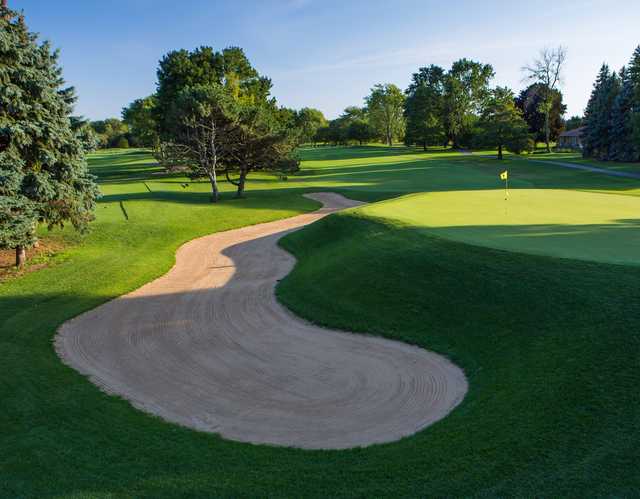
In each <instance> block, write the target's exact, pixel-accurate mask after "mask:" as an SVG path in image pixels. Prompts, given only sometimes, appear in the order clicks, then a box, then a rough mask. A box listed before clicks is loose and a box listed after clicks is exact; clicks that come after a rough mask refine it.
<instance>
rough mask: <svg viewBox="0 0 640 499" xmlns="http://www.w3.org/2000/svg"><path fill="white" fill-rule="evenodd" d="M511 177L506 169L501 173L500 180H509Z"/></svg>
mask: <svg viewBox="0 0 640 499" xmlns="http://www.w3.org/2000/svg"><path fill="white" fill-rule="evenodd" d="M508 178H509V171H508V170H505V171H503V172H502V173H501V174H500V180H507V179H508Z"/></svg>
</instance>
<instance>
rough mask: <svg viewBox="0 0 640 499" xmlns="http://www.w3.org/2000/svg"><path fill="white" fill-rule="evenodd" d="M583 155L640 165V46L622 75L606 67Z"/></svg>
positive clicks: (588, 115)
mask: <svg viewBox="0 0 640 499" xmlns="http://www.w3.org/2000/svg"><path fill="white" fill-rule="evenodd" d="M584 126H585V129H584V132H583V134H582V144H583V154H584V156H585V157H587V158H596V159H600V160H604V161H640V46H639V47H638V48H636V50H635V52H634V53H633V56H632V57H631V60H630V61H629V65H628V66H626V67H623V68H622V69H621V70H620V71H619V72H617V73H616V72H615V71H611V70H610V69H609V66H607V65H606V64H603V65H602V68H601V69H600V72H599V74H598V77H597V79H596V82H595V84H594V86H593V91H592V92H591V98H590V99H589V103H588V105H587V109H586V111H585V118H584Z"/></svg>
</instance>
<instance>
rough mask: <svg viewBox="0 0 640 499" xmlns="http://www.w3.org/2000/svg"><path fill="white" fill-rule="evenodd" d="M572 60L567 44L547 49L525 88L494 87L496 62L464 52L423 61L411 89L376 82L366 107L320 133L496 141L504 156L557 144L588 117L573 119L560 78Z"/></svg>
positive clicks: (447, 142) (331, 137) (340, 140)
mask: <svg viewBox="0 0 640 499" xmlns="http://www.w3.org/2000/svg"><path fill="white" fill-rule="evenodd" d="M564 60H565V52H564V50H563V49H562V48H558V49H556V50H544V51H542V52H541V55H540V57H539V58H538V59H536V61H534V64H533V65H532V66H531V67H527V68H525V71H526V73H527V75H526V76H527V77H528V78H529V79H531V80H532V83H531V84H530V85H529V86H528V87H527V88H525V89H524V90H522V91H521V92H520V93H519V95H518V96H515V95H514V94H513V92H512V91H511V90H510V89H507V88H503V87H497V88H491V86H490V84H491V80H492V79H493V77H494V70H493V68H492V66H491V65H489V64H483V63H480V62H476V61H472V60H469V59H461V60H459V61H457V62H455V63H454V64H453V65H452V66H451V68H450V69H449V70H445V69H444V68H441V67H440V66H436V65H431V66H427V67H423V68H420V69H419V70H418V72H416V73H414V74H413V75H412V78H411V83H410V85H409V87H408V88H407V89H406V90H405V91H404V92H403V91H402V90H401V89H400V88H398V87H397V86H395V85H393V84H385V85H376V86H375V87H373V89H372V91H371V93H370V94H369V95H368V96H367V97H366V98H365V106H364V107H355V106H351V107H348V108H346V109H345V111H344V113H343V114H342V115H341V116H340V117H338V118H337V119H335V120H332V121H330V122H329V123H327V125H325V126H321V127H319V128H318V129H317V131H316V133H315V135H314V136H313V140H312V141H313V142H315V143H331V144H335V145H337V144H354V143H360V144H362V143H365V142H369V141H374V140H380V141H383V142H385V143H387V144H389V145H391V144H392V143H394V142H398V141H402V142H404V143H405V144H406V145H408V146H413V145H418V146H421V147H423V148H424V149H425V150H426V149H427V148H428V147H430V146H443V147H447V146H452V147H454V148H459V149H461V148H474V147H491V148H496V149H498V151H499V156H500V157H501V156H502V149H508V150H510V151H512V152H514V153H521V152H523V151H526V150H532V149H533V148H534V147H535V144H536V143H537V142H545V143H546V144H547V147H548V148H550V144H551V143H552V142H555V141H556V140H557V139H558V137H559V135H560V133H562V131H563V130H564V129H565V127H566V126H567V125H569V126H571V127H577V126H580V122H581V118H579V117H574V118H572V119H571V120H570V121H569V122H568V123H567V122H565V121H564V118H563V116H564V114H565V112H566V106H565V105H564V104H563V96H562V93H561V92H560V91H559V90H558V88H557V85H558V83H559V77H560V74H561V71H562V65H563V64H564ZM549 75H556V76H557V78H553V77H549Z"/></svg>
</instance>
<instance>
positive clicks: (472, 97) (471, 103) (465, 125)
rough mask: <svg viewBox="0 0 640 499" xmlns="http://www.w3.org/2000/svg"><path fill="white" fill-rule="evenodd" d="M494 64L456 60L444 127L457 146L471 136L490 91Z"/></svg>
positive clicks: (449, 81)
mask: <svg viewBox="0 0 640 499" xmlns="http://www.w3.org/2000/svg"><path fill="white" fill-rule="evenodd" d="M493 76H494V71H493V67H492V66H491V65H489V64H481V63H479V62H475V61H471V60H469V59H460V60H459V61H456V62H455V63H454V64H453V66H452V67H451V69H450V70H449V72H448V73H447V75H446V77H445V103H444V106H445V107H444V126H445V129H446V131H447V135H448V137H449V139H450V140H451V141H452V142H453V146H454V147H460V145H461V144H460V139H461V137H463V136H464V135H469V133H468V132H469V130H470V129H471V128H472V126H473V124H474V122H475V120H476V119H475V117H476V116H477V115H478V114H479V113H480V112H481V111H482V108H483V107H484V103H485V101H486V99H487V98H488V96H489V94H490V89H489V83H490V81H491V79H492V78H493Z"/></svg>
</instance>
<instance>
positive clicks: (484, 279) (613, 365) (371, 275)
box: [279, 211, 640, 497]
mask: <svg viewBox="0 0 640 499" xmlns="http://www.w3.org/2000/svg"><path fill="white" fill-rule="evenodd" d="M283 244H284V246H285V247H286V248H287V249H288V250H289V251H291V252H293V253H294V254H295V255H296V256H297V257H298V258H299V261H300V263H299V265H298V266H297V267H296V269H295V271H294V272H293V273H292V274H291V275H290V276H289V277H288V278H287V279H285V281H283V282H282V283H281V284H280V286H279V296H280V299H281V300H283V301H284V303H286V304H287V305H288V306H289V307H290V308H291V309H293V310H294V311H295V312H296V313H298V314H300V315H302V316H303V317H306V318H308V319H310V320H312V321H315V322H318V323H320V324H323V325H326V326H332V327H339V328H343V329H346V330H352V331H359V332H368V333H372V334H378V335H384V336H387V337H391V338H395V339H399V340H402V341H407V342H409V343H413V344H417V345H420V346H423V347H425V348H429V349H432V350H435V351H437V352H440V353H443V354H445V355H447V356H449V357H450V358H452V359H453V360H454V361H455V362H456V363H457V364H458V365H460V366H462V367H463V368H464V370H465V372H466V374H467V376H468V378H469V381H470V386H471V388H470V392H469V394H468V395H467V397H466V399H465V401H464V402H463V403H462V405H461V406H460V407H459V408H458V409H456V410H455V411H454V413H453V414H452V415H451V416H449V417H448V418H446V419H445V420H443V421H442V422H440V423H438V424H436V425H435V426H433V427H431V428H429V429H427V430H426V431H424V432H423V433H421V434H419V435H417V436H416V437H414V438H411V439H407V440H404V441H402V442H400V443H398V444H396V445H394V446H388V447H387V448H386V449H382V448H378V449H375V450H373V451H371V454H370V455H371V456H379V459H380V462H384V463H385V465H384V468H383V469H384V473H381V474H376V473H372V474H371V475H370V476H369V481H368V484H367V485H368V487H370V490H371V491H372V495H374V494H377V493H380V491H381V490H384V491H385V492H386V493H387V494H390V495H392V494H397V495H413V494H416V495H425V496H442V495H447V496H466V495H472V494H477V495H488V496H502V497H504V496H514V495H515V496H527V497H532V496H538V497H540V496H549V497H554V496H555V497H562V496H565V497H566V496H570V497H587V496H603V495H611V496H618V497H626V496H629V495H633V494H634V493H638V491H640V476H638V473H637V467H636V463H637V460H638V458H640V452H639V451H638V443H639V442H638V439H639V433H638V430H639V429H640V426H639V425H640V400H639V399H638V397H637V391H636V386H637V383H638V380H639V379H640V369H639V367H638V351H639V348H640V335H639V334H638V332H637V328H636V326H635V322H636V317H637V316H638V314H639V313H640V304H639V303H638V298H639V297H640V289H639V287H638V284H637V283H638V281H639V279H640V269H637V268H631V267H622V266H611V265H604V264H597V263H587V262H576V261H570V260H559V259H552V258H548V257H540V256H530V255H522V254H517V253H509V252H502V251H498V250H493V249H489V248H478V247H473V246H468V245H465V244H461V243H455V242H451V241H447V240H444V239H440V238H437V237H433V236H430V235H428V234H426V233H425V232H424V231H420V230H417V229H415V228H414V227H410V226H406V225H403V224H399V223H392V222H389V221H384V220H379V219H378V220H376V219H375V218H370V217H368V216H366V215H364V214H363V213H361V212H358V211H356V212H351V213H345V214H341V215H337V216H334V217H330V218H329V219H326V220H323V221H321V222H319V223H318V224H315V225H314V226H312V227H309V228H307V229H304V230H303V231H301V232H298V233H295V234H293V235H290V236H288V237H287V238H286V239H285V240H284V241H283ZM309 282H313V283H314V285H313V286H308V283H309ZM302 290H304V294H302V293H301V292H302ZM363 290H366V292H363ZM361 469H362V467H360V466H356V467H354V468H353V470H352V474H353V476H356V477H359V476H360V475H361V471H360V470H361ZM407 475H409V476H410V477H412V478H408V476H407ZM352 482H357V480H352ZM358 485H359V484H358Z"/></svg>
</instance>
